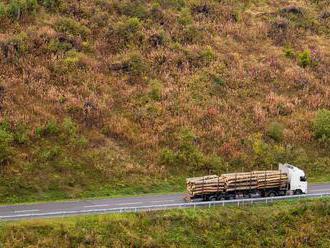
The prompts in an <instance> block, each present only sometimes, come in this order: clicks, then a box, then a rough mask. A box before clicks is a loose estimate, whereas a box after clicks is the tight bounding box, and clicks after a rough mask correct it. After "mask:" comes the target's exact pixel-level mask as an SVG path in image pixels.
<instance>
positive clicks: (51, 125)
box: [35, 121, 60, 137]
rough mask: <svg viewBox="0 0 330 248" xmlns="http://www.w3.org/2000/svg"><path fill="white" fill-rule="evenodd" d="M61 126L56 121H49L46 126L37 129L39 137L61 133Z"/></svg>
mask: <svg viewBox="0 0 330 248" xmlns="http://www.w3.org/2000/svg"><path fill="white" fill-rule="evenodd" d="M59 131H60V128H59V126H58V125H57V123H56V122H55V121H49V122H48V123H47V124H46V125H45V126H44V127H38V128H36V130H35V133H36V135H37V137H46V136H55V135H57V134H59Z"/></svg>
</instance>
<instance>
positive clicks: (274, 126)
mask: <svg viewBox="0 0 330 248" xmlns="http://www.w3.org/2000/svg"><path fill="white" fill-rule="evenodd" d="M283 131H284V127H283V125H282V124H281V123H278V122H272V123H271V124H270V125H269V126H268V128H267V131H266V134H267V136H268V137H270V138H272V139H273V140H275V141H278V142H279V141H281V140H282V138H283Z"/></svg>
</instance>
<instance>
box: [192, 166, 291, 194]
mask: <svg viewBox="0 0 330 248" xmlns="http://www.w3.org/2000/svg"><path fill="white" fill-rule="evenodd" d="M287 182H288V176H287V174H286V173H283V172H281V171H278V170H273V171H252V172H242V173H230V174H223V175H221V176H217V175H209V176H204V177H194V178H187V180H186V184H187V191H188V193H189V194H191V195H198V194H202V193H215V192H230V191H237V190H253V189H268V188H282V187H285V186H286V185H287Z"/></svg>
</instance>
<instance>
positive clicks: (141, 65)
mask: <svg viewBox="0 0 330 248" xmlns="http://www.w3.org/2000/svg"><path fill="white" fill-rule="evenodd" d="M125 67H127V72H128V73H129V74H130V75H131V76H142V75H144V74H145V73H146V72H147V69H148V65H147V63H146V62H145V60H144V58H143V56H142V55H141V54H140V53H133V54H131V55H130V56H129V58H128V60H127V61H126V62H125Z"/></svg>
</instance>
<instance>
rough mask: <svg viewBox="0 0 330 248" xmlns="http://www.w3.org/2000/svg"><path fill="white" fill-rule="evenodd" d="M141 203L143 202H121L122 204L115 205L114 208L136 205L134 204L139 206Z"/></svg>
mask: <svg viewBox="0 0 330 248" xmlns="http://www.w3.org/2000/svg"><path fill="white" fill-rule="evenodd" d="M141 203H143V202H127V203H125V202H123V203H117V204H115V205H116V206H118V205H124V206H126V205H136V204H141Z"/></svg>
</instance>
